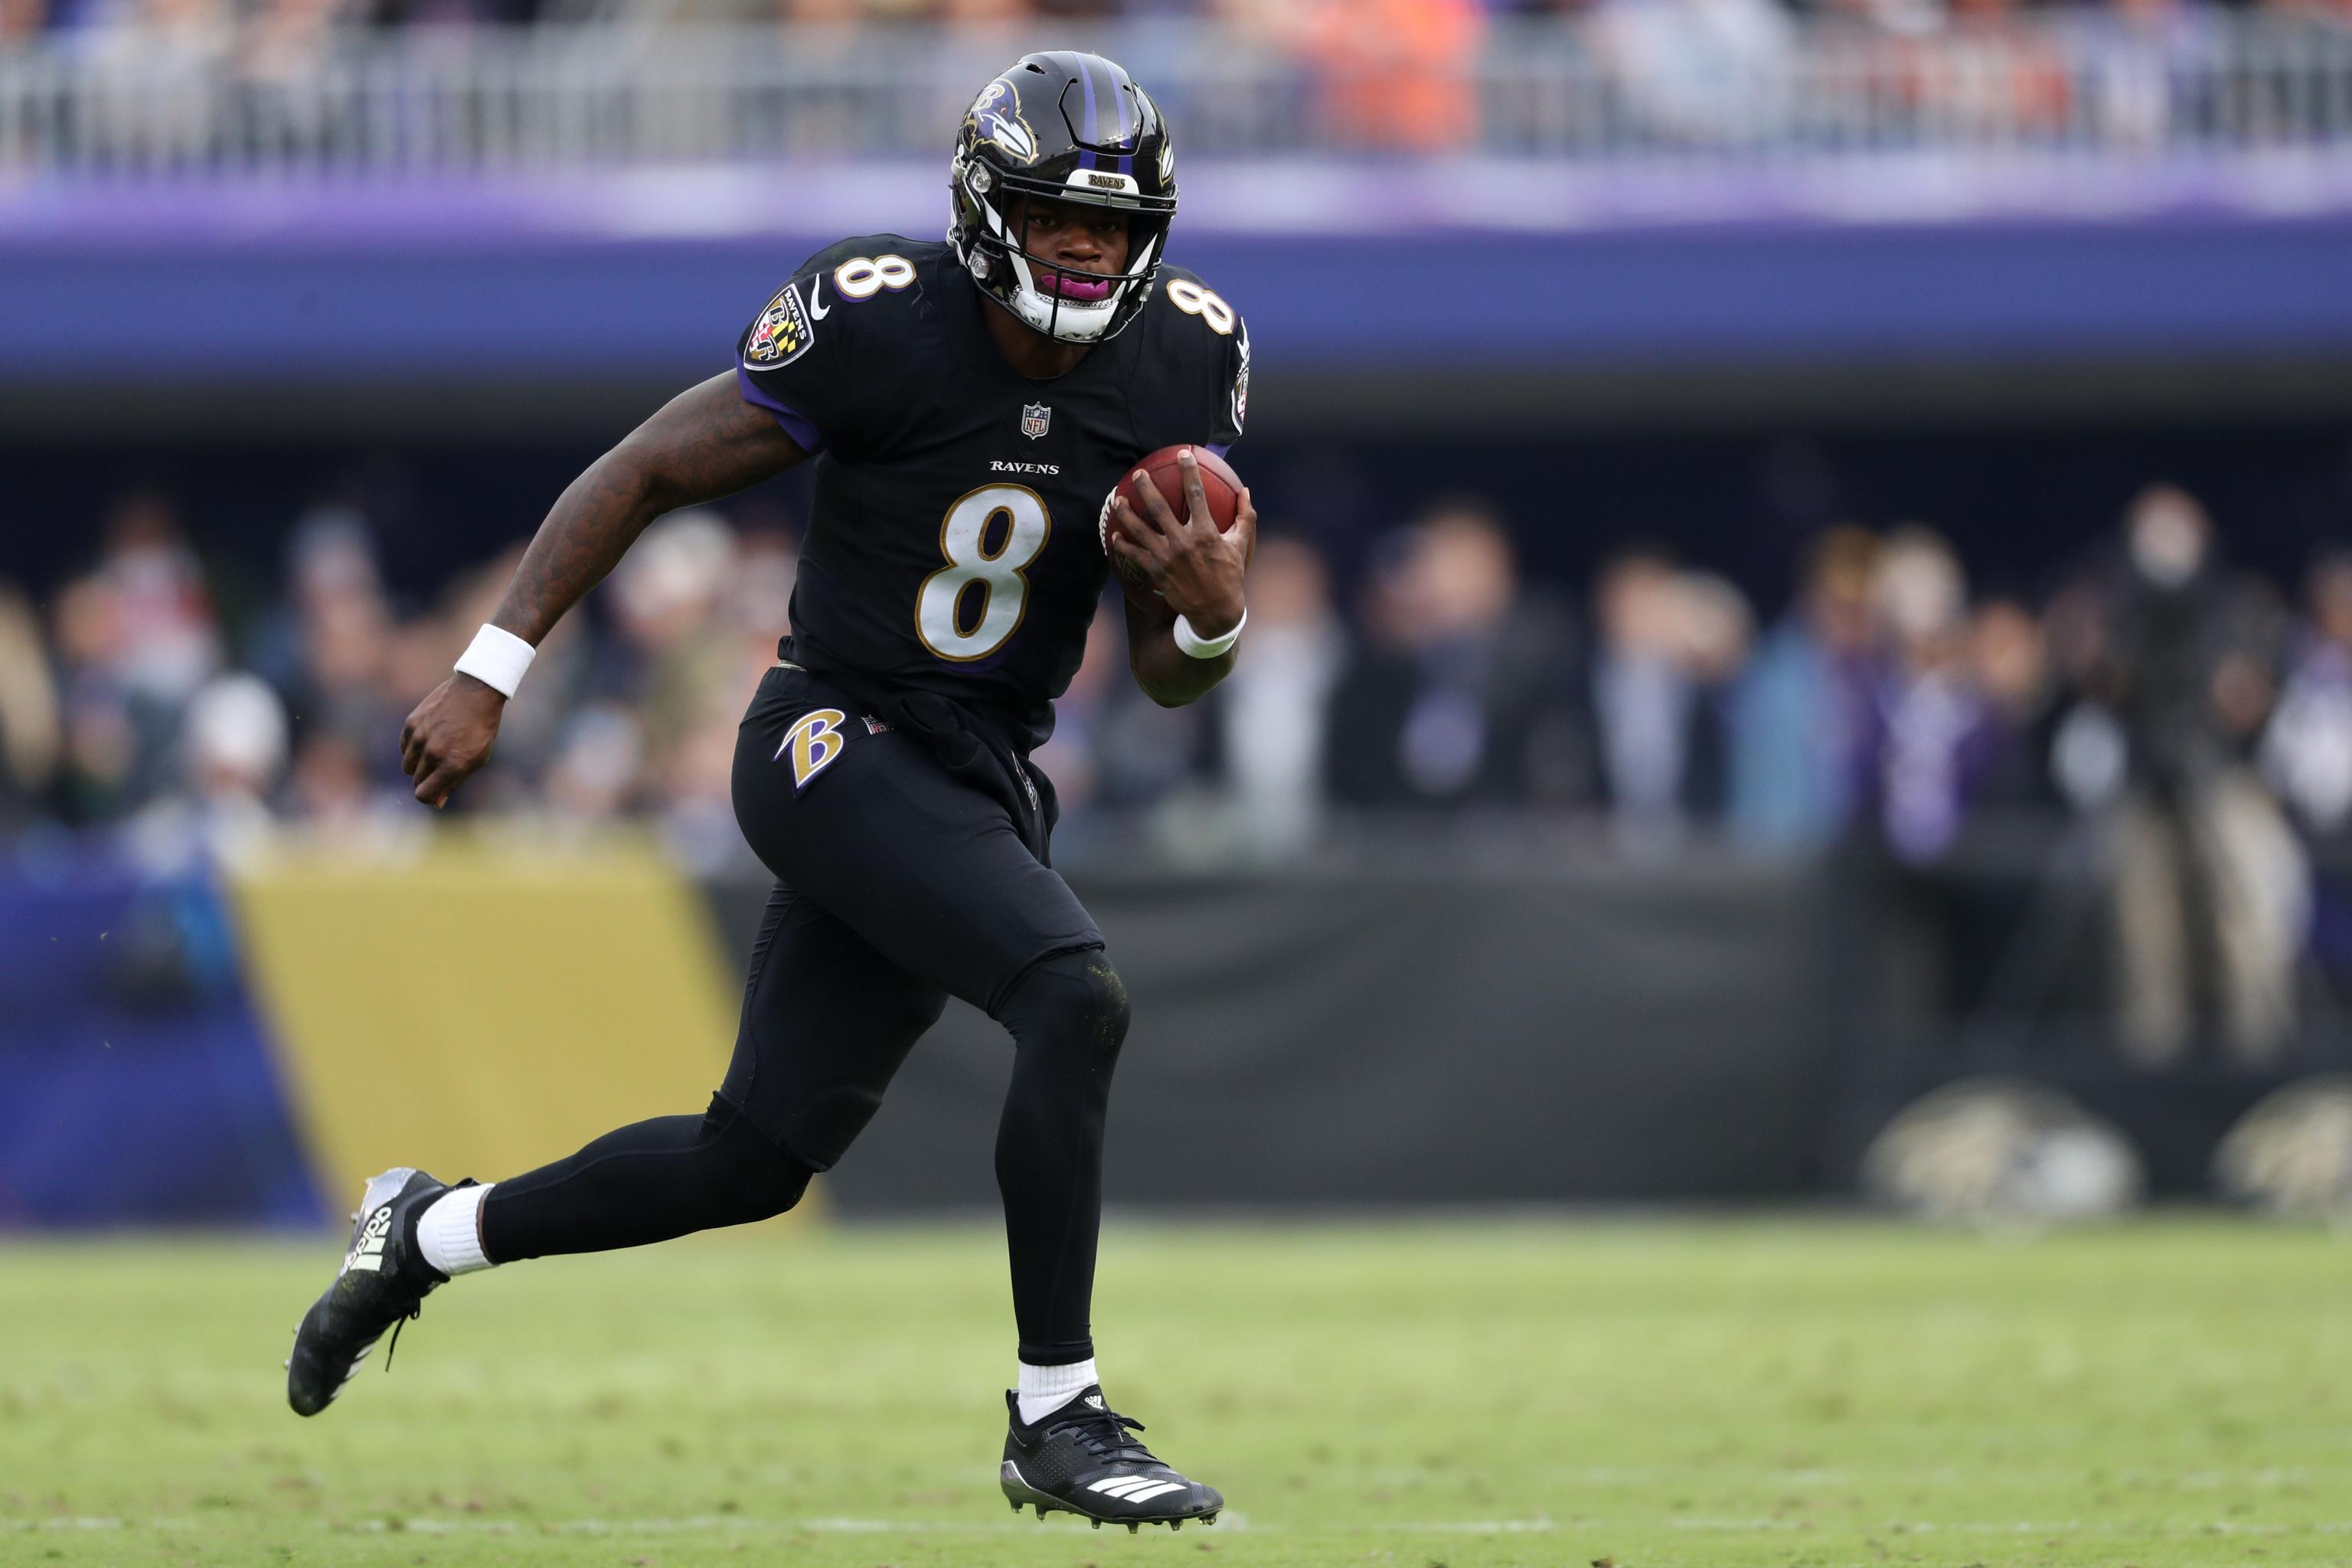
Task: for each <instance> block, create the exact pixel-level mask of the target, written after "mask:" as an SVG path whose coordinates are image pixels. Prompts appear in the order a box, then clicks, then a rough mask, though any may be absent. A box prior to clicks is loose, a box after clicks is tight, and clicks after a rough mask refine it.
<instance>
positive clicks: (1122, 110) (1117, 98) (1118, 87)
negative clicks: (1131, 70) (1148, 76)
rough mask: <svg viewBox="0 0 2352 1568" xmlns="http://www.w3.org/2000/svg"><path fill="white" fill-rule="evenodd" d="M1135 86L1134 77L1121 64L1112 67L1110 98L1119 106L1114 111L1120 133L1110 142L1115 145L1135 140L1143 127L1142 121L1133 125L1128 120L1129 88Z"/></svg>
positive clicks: (1123, 144) (1121, 145) (1119, 145)
mask: <svg viewBox="0 0 2352 1568" xmlns="http://www.w3.org/2000/svg"><path fill="white" fill-rule="evenodd" d="M1133 86H1134V81H1133V79H1131V78H1130V77H1129V75H1128V74H1127V72H1126V71H1125V70H1124V69H1123V68H1120V67H1119V66H1118V65H1117V64H1113V65H1112V66H1111V68H1110V100H1111V102H1112V103H1113V104H1114V105H1116V106H1117V107H1116V108H1115V109H1114V110H1113V112H1114V113H1116V114H1117V115H1118V127H1117V129H1118V134H1117V135H1115V136H1113V137H1112V138H1111V139H1110V144H1111V145H1112V146H1114V147H1124V146H1126V145H1127V144H1128V142H1130V141H1132V140H1134V138H1135V135H1136V133H1137V132H1139V131H1141V130H1142V129H1143V125H1142V122H1141V121H1138V122H1137V123H1136V124H1135V125H1133V126H1132V127H1130V126H1129V124H1128V122H1127V100H1128V89H1129V88H1131V87H1133Z"/></svg>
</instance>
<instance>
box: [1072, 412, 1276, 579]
mask: <svg viewBox="0 0 2352 1568" xmlns="http://www.w3.org/2000/svg"><path fill="white" fill-rule="evenodd" d="M1185 451H1189V452H1191V453H1192V455H1193V457H1194V458H1197V459H1198V460H1199V462H1200V465H1201V489H1202V493H1203V494H1204V495H1206V496H1207V498H1208V501H1209V515H1210V517H1211V518H1213V519H1214V520H1215V521H1216V524H1217V531H1218V532H1219V533H1229V532H1231V531H1233V526H1234V514H1235V513H1236V512H1238V511H1239V510H1241V504H1242V477H1241V476H1240V475H1239V474H1237V473H1235V472H1234V470H1233V465H1231V464H1230V463H1228V462H1226V461H1225V460H1224V459H1223V458H1220V457H1218V456H1217V455H1216V454H1215V453H1214V452H1212V451H1210V450H1209V449H1208V448H1207V447H1160V450H1158V451H1157V452H1154V453H1152V454H1151V455H1150V457H1148V458H1144V459H1143V461H1141V462H1139V463H1138V464H1136V465H1135V467H1134V468H1129V469H1128V471H1127V472H1126V473H1124V474H1122V475H1120V476H1119V480H1118V488H1117V489H1114V490H1112V491H1111V495H1113V496H1125V497H1126V498H1127V504H1128V505H1129V506H1131V507H1134V508H1135V509H1136V510H1138V511H1140V510H1143V506H1142V500H1141V496H1142V492H1141V491H1139V490H1138V489H1136V488H1135V476H1136V472H1137V470H1138V469H1140V470H1141V471H1142V472H1144V473H1146V474H1149V475H1150V477H1151V482H1152V483H1153V484H1155V485H1157V486H1158V487H1159V489H1160V495H1161V497H1163V498H1164V499H1165V500H1167V502H1168V508H1169V510H1171V511H1173V512H1174V513H1175V514H1176V515H1177V516H1179V517H1182V516H1183V515H1184V511H1185V501H1184V470H1183V469H1181V468H1178V467H1177V466H1176V454H1177V453H1179V452H1185ZM1111 528H1112V523H1111V511H1110V498H1109V497H1108V496H1106V497H1105V498H1104V499H1103V510H1102V519H1101V522H1100V524H1099V526H1098V527H1097V533H1098V534H1099V535H1100V537H1101V539H1102V546H1103V553H1104V554H1106V555H1109V554H1110V534H1111ZM1110 565H1111V571H1112V572H1113V573H1115V574H1117V575H1118V580H1119V582H1120V583H1121V584H1123V585H1124V586H1126V587H1128V588H1130V589H1134V590H1135V591H1137V592H1139V593H1148V592H1150V587H1151V584H1149V583H1143V582H1138V581H1134V580H1132V579H1130V578H1129V574H1128V570H1129V569H1128V568H1127V567H1126V566H1125V565H1124V564H1122V563H1120V561H1119V558H1118V556H1116V555H1111V557H1110Z"/></svg>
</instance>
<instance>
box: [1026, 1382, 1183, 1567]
mask: <svg viewBox="0 0 2352 1568" xmlns="http://www.w3.org/2000/svg"><path fill="white" fill-rule="evenodd" d="M1004 1398H1005V1403H1006V1404H1007V1405H1011V1406H1012V1407H1013V1426H1012V1430H1011V1431H1010V1432H1008V1433H1007V1434H1006V1435H1005V1438H1004V1467H1003V1479H1004V1495H1005V1496H1006V1497H1007V1498H1008V1499H1010V1500H1012V1503H1013V1512H1015V1513H1019V1512H1020V1511H1021V1510H1022V1507H1023V1505H1024V1504H1028V1505H1033V1506H1034V1507H1035V1509H1036V1510H1037V1517H1038V1518H1040V1519H1043V1518H1045V1515H1047V1514H1048V1513H1052V1512H1054V1511H1055V1510H1060V1511H1062V1512H1064V1513H1075V1514H1077V1515H1079V1516H1080V1517H1082V1518H1085V1519H1090V1520H1092V1521H1094V1524H1095V1528H1096V1529H1097V1530H1099V1529H1101V1528H1102V1527H1103V1526H1104V1525H1106V1524H1123V1525H1125V1526H1127V1528H1128V1529H1129V1531H1136V1530H1139V1529H1141V1528H1142V1527H1143V1526H1144V1525H1147V1524H1164V1525H1166V1526H1168V1527H1169V1528H1170V1529H1171V1530H1181V1529H1182V1528H1183V1527H1184V1522H1185V1521H1187V1520H1193V1519H1197V1520H1199V1521H1201V1522H1202V1523H1203V1524H1207V1523H1211V1522H1213V1521H1215V1519H1216V1517H1217V1512H1218V1510H1220V1509H1222V1508H1223V1507H1224V1506H1225V1500H1224V1499H1223V1497H1222V1496H1221V1495H1219V1493H1218V1491H1217V1489H1216V1488H1214V1487H1210V1486H1203V1485H1202V1483H1200V1482H1199V1481H1195V1480H1188V1479H1185V1478H1184V1477H1183V1476H1181V1475H1179V1474H1177V1473H1176V1471H1175V1470H1174V1469H1173V1468H1170V1467H1169V1466H1168V1465H1166V1464H1164V1463H1162V1462H1161V1461H1160V1459H1159V1458H1157V1457H1156V1456H1154V1455H1153V1453H1152V1452H1151V1450H1150V1449H1149V1448H1147V1447H1144V1446H1143V1445H1142V1444H1141V1443H1139V1442H1138V1441H1136V1439H1135V1437H1134V1436H1133V1433H1135V1432H1140V1431H1142V1430H1143V1423H1142V1422H1140V1421H1132V1420H1129V1418H1128V1417H1126V1416H1124V1415H1120V1414H1118V1412H1117V1411H1115V1410H1113V1409H1111V1408H1110V1407H1109V1406H1108V1405H1105V1404H1104V1403H1103V1393H1102V1389H1101V1388H1100V1387H1099V1386H1093V1387H1088V1388H1087V1389H1085V1390H1084V1391H1082V1392H1081V1393H1079V1394H1077V1395H1076V1396H1075V1397H1074V1398H1072V1399H1071V1401H1070V1402H1069V1403H1068V1404H1067V1405H1063V1406H1062V1407H1061V1408H1060V1409H1058V1410H1055V1411H1054V1412H1053V1413H1052V1414H1051V1415H1045V1416H1044V1417H1041V1418H1040V1419H1039V1420H1038V1422H1037V1423H1036V1425H1034V1426H1027V1425H1024V1423H1023V1421H1022V1419H1021V1402H1020V1399H1019V1398H1018V1396H1016V1395H1014V1394H1006V1395H1005V1396H1004Z"/></svg>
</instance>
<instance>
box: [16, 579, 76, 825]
mask: <svg viewBox="0 0 2352 1568" xmlns="http://www.w3.org/2000/svg"><path fill="white" fill-rule="evenodd" d="M62 750H63V729H62V726H61V724H60V723H59V721H58V700H57V684H56V677H55V676H54V675H53V674H52V673H51V671H50V668H49V657H48V653H47V649H46V648H45V647H43V646H42V641H41V625H40V620H39V618H38V617H37V616H35V615H34V614H33V608H32V606H31V605H28V604H26V602H25V599H24V596H23V595H20V594H18V593H16V591H15V590H14V589H13V588H9V587H7V586H6V585H5V584H0V835H5V834H6V833H8V832H10V831H13V830H15V829H16V828H18V827H21V826H24V825H25V824H26V822H28V821H30V820H31V819H32V817H33V816H34V813H35V811H36V809H37V806H38V805H39V803H40V802H41V800H42V798H43V797H44V796H45V795H47V793H48V790H49V784H50V781H51V780H52V779H53V778H54V777H55V775H56V773H57V767H58V754H59V752H61V751H62Z"/></svg>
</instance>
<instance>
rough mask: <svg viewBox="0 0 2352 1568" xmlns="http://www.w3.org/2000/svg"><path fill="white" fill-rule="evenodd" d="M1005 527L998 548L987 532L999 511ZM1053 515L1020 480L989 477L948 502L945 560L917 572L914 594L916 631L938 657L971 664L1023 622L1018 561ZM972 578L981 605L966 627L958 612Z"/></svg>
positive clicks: (1041, 541)
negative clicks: (920, 575) (992, 481)
mask: <svg viewBox="0 0 2352 1568" xmlns="http://www.w3.org/2000/svg"><path fill="white" fill-rule="evenodd" d="M1000 517H1001V518H1003V520H1004V521H1003V530H1004V534H1003V539H1002V541H1000V542H999V543H998V544H997V546H996V548H995V549H994V550H993V551H991V550H990V549H989V548H988V535H989V532H990V530H991V528H992V527H993V526H994V525H995V524H996V521H997V519H998V518H1000ZM1053 531H1054V520H1053V519H1052V518H1051V517H1049V516H1047V515H1046V512H1045V500H1044V499H1043V498H1041V497H1040V496H1039V495H1038V494H1037V492H1036V491H1035V490H1033V489H1029V488H1028V487H1027V486H1026V485H990V486H988V487H987V488H986V489H977V490H974V491H972V492H971V494H970V495H967V496H965V497H964V498H963V499H962V500H959V501H957V502H956V503H955V505H953V506H951V507H950V508H949V509H948V515H947V519H946V521H943V522H941V523H940V554H942V555H944V556H946V557H947V558H948V563H947V564H946V565H944V566H942V567H940V569H939V570H938V571H936V572H934V573H932V574H930V575H929V576H928V577H926V578H924V579H923V585H922V587H921V589H920V590H919V591H918V592H917V593H916V595H915V635H916V636H917V637H920V638H921V639H922V642H923V646H924V647H927V648H929V649H930V650H931V652H932V653H933V654H935V655H937V656H938V657H939V658H944V659H947V660H949V661H950V662H951V663H955V664H969V663H971V661H972V660H973V659H976V658H987V657H988V656H989V655H990V654H992V653H994V652H995V651H996V650H997V649H998V648H1000V647H1003V646H1004V642H1005V639H1006V638H1008V637H1011V636H1012V635H1013V633H1014V632H1016V631H1018V630H1020V629H1021V618H1022V616H1024V614H1025V613H1026V612H1027V610H1028V607H1029V579H1028V578H1026V577H1024V576H1023V575H1022V570H1023V568H1024V567H1026V566H1027V565H1029V563H1032V562H1034V561H1035V560H1036V559H1037V557H1038V555H1039V554H1041V553H1042V552H1044V551H1045V539H1046V536H1047V535H1049V534H1051V533H1052V532H1053ZM973 584H979V585H980V587H981V595H980V605H979V608H978V610H977V612H976V613H975V614H974V615H973V616H971V626H970V628H969V629H966V627H965V626H963V624H962V622H963V619H964V617H963V616H962V615H961V613H960V612H961V611H962V609H963V606H964V600H965V599H966V598H967V597H968V596H969V594H968V590H970V589H971V587H972V585H973Z"/></svg>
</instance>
